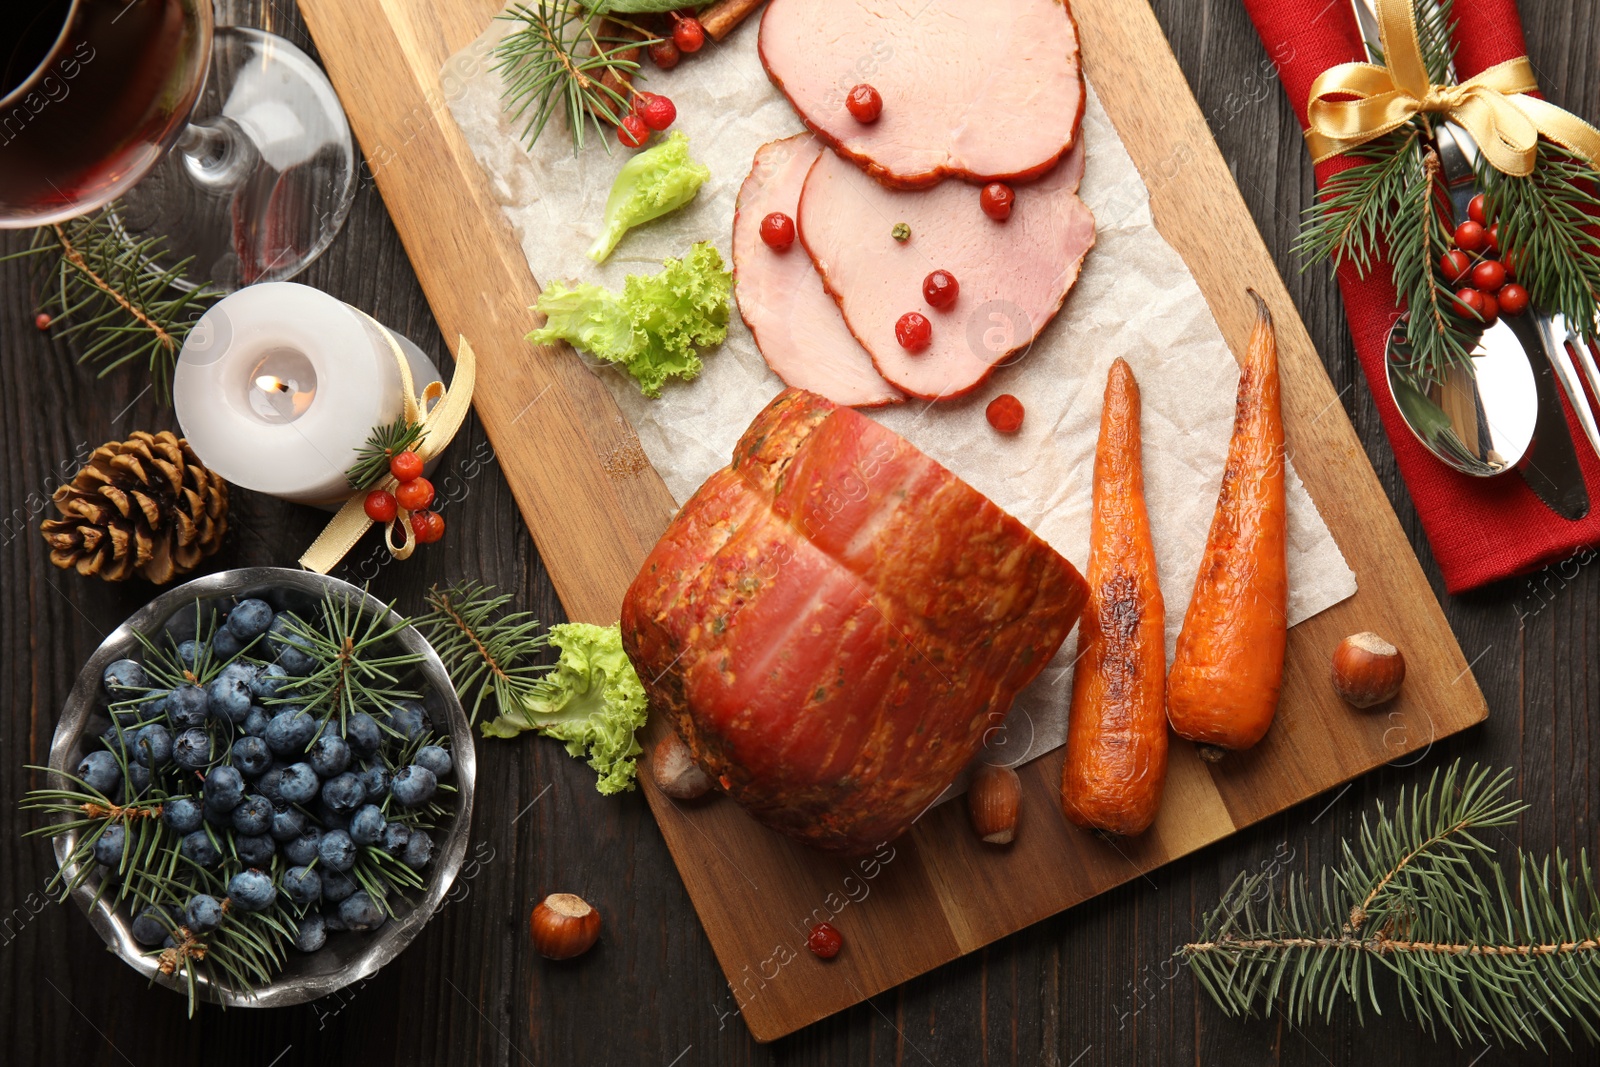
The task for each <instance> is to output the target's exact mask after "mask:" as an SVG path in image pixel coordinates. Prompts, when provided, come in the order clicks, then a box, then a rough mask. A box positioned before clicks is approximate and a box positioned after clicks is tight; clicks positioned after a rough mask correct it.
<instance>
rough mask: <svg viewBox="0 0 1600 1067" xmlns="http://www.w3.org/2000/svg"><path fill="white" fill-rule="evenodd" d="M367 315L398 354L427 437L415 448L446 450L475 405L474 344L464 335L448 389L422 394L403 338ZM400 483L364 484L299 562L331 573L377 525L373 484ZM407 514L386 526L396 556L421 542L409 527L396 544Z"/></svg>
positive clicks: (412, 414)
mask: <svg viewBox="0 0 1600 1067" xmlns="http://www.w3.org/2000/svg"><path fill="white" fill-rule="evenodd" d="M362 314H363V317H364V318H366V320H367V321H368V322H370V323H371V324H372V325H374V326H376V327H377V328H378V331H379V332H380V333H381V334H382V335H383V338H384V340H385V341H387V342H389V351H390V352H391V353H393V355H394V360H395V365H396V366H397V367H399V368H400V391H401V394H402V395H403V397H404V398H405V413H406V423H407V424H408V425H412V426H415V425H417V424H418V423H421V424H422V436H421V437H419V438H418V439H417V443H416V445H415V446H413V447H412V451H413V452H415V453H416V454H417V455H419V456H421V457H422V459H423V461H424V462H426V461H427V460H429V459H432V458H433V457H434V456H436V455H438V454H439V453H440V452H442V451H444V447H445V446H446V445H448V444H449V443H450V441H451V439H452V438H454V437H455V435H456V431H457V430H459V429H461V424H462V422H464V421H465V420H466V417H467V412H468V410H470V409H471V407H472V387H473V385H474V383H475V382H476V381H477V376H478V371H477V357H476V356H474V355H473V352H472V345H471V344H469V343H468V342H467V339H466V338H465V337H463V338H461V342H460V344H458V345H457V346H456V373H455V377H454V378H452V379H451V381H450V388H449V389H448V390H446V389H445V387H444V383H443V382H430V383H428V385H427V387H426V388H424V389H423V390H422V393H421V395H420V396H419V395H418V394H417V392H416V386H415V385H414V384H412V380H411V364H410V363H409V362H408V361H407V360H406V354H405V352H404V351H403V350H401V348H400V343H399V342H398V341H396V340H395V339H394V334H392V333H390V332H389V330H388V328H387V327H386V326H384V325H383V324H382V323H380V322H378V320H376V319H374V318H373V317H372V316H370V315H367V314H365V312H363V313H362ZM430 405H431V407H430ZM398 484H399V482H398V480H397V479H396V478H395V477H394V476H393V475H390V476H388V477H386V478H384V479H383V481H381V482H379V483H378V484H377V485H376V486H374V487H369V488H367V489H363V490H362V491H360V492H358V493H355V494H354V495H352V496H351V497H350V499H349V500H346V501H345V502H344V506H343V507H341V508H340V509H339V513H338V514H337V515H335V516H334V517H333V519H332V520H331V521H330V522H329V523H328V525H327V528H326V529H324V530H323V531H322V533H321V534H319V535H318V537H317V539H316V540H315V541H313V542H312V543H311V547H310V548H308V549H306V553H305V555H303V556H301V557H300V566H302V567H304V568H306V569H307V570H312V571H316V572H317V573H318V574H327V573H328V572H329V571H331V570H332V569H333V568H334V567H335V566H337V565H338V563H339V561H340V560H341V559H344V557H345V554H346V553H348V552H349V551H350V550H351V549H352V548H354V547H355V544H356V542H357V541H359V540H361V536H362V535H363V534H365V533H366V532H367V529H368V528H369V527H370V526H371V525H372V520H371V519H369V518H368V517H367V511H366V499H367V493H369V492H371V491H372V489H373V488H378V489H388V490H390V491H391V492H392V491H393V490H394V487H395V486H396V485H398ZM407 518H408V517H407V513H406V512H405V511H403V510H402V511H401V512H400V513H399V514H398V515H397V516H396V517H395V518H394V519H393V520H391V521H390V522H389V524H388V527H387V529H386V530H385V531H384V541H385V542H386V543H387V544H388V546H389V551H390V552H391V553H393V555H394V557H395V558H396V559H406V558H408V557H409V556H410V555H411V553H412V551H413V550H415V548H416V546H417V539H416V536H415V535H414V534H412V533H410V532H405V539H404V540H403V541H402V542H401V543H400V544H398V545H397V544H395V541H394V528H395V524H396V523H399V522H405V521H407Z"/></svg>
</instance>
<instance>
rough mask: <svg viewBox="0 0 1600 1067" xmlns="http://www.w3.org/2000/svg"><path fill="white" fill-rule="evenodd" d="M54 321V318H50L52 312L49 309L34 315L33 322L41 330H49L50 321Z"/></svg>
mask: <svg viewBox="0 0 1600 1067" xmlns="http://www.w3.org/2000/svg"><path fill="white" fill-rule="evenodd" d="M53 321H54V320H53V319H51V318H50V313H49V312H48V311H41V312H39V314H37V315H35V316H34V317H33V324H34V325H35V326H37V327H39V329H41V330H48V329H49V328H50V323H51V322H53Z"/></svg>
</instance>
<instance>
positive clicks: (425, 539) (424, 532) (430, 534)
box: [411, 511, 444, 545]
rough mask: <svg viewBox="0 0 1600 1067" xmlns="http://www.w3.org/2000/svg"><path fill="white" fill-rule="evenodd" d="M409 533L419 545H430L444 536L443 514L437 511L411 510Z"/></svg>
mask: <svg viewBox="0 0 1600 1067" xmlns="http://www.w3.org/2000/svg"><path fill="white" fill-rule="evenodd" d="M411 533H412V535H413V536H415V537H416V539H417V544H419V545H431V544H433V543H434V542H435V541H437V540H439V538H441V537H443V536H444V516H443V515H440V514H439V513H438V512H437V511H413V512H412V513H411Z"/></svg>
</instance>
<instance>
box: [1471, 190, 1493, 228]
mask: <svg viewBox="0 0 1600 1067" xmlns="http://www.w3.org/2000/svg"><path fill="white" fill-rule="evenodd" d="M1467 217H1468V218H1470V219H1471V220H1472V221H1473V222H1476V223H1477V224H1478V225H1479V226H1486V225H1488V223H1489V205H1488V202H1487V201H1485V200H1484V199H1483V194H1482V193H1479V194H1478V195H1477V196H1475V197H1473V198H1472V200H1471V202H1470V203H1468V204H1467Z"/></svg>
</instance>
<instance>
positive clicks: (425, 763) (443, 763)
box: [413, 745, 455, 778]
mask: <svg viewBox="0 0 1600 1067" xmlns="http://www.w3.org/2000/svg"><path fill="white" fill-rule="evenodd" d="M413 762H414V763H416V764H417V766H419V767H426V768H428V770H430V771H432V772H433V776H434V777H435V778H443V777H444V776H445V775H447V774H449V773H450V769H451V768H452V767H454V766H455V763H454V762H453V761H452V760H451V759H450V753H449V752H447V751H445V750H444V749H442V748H440V747H439V746H438V745H423V746H422V747H421V748H419V749H417V755H416V757H415V759H414V760H413Z"/></svg>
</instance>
